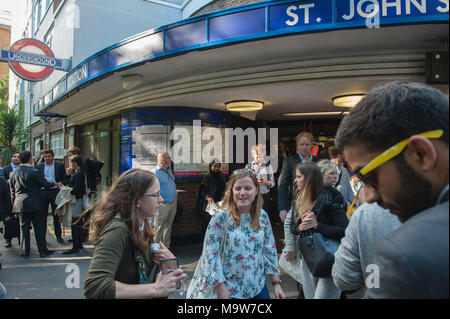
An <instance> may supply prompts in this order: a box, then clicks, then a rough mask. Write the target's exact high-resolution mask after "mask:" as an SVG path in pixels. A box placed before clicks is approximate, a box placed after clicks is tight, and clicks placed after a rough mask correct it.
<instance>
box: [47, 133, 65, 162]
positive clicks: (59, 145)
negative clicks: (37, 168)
mask: <svg viewBox="0 0 450 319" xmlns="http://www.w3.org/2000/svg"><path fill="white" fill-rule="evenodd" d="M50 147H51V149H52V150H53V152H54V153H55V158H57V159H63V158H64V133H63V131H57V132H55V133H52V134H51V135H50Z"/></svg>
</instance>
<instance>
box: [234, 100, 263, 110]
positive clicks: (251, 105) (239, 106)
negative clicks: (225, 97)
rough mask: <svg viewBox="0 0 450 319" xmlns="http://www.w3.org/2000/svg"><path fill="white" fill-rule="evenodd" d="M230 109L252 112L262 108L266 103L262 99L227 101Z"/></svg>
mask: <svg viewBox="0 0 450 319" xmlns="http://www.w3.org/2000/svg"><path fill="white" fill-rule="evenodd" d="M225 105H226V107H227V110H228V111H232V112H250V111H259V110H262V108H263V105H264V103H263V102H260V101H250V100H239V101H230V102H225Z"/></svg>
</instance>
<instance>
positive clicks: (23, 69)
mask: <svg viewBox="0 0 450 319" xmlns="http://www.w3.org/2000/svg"><path fill="white" fill-rule="evenodd" d="M8 55H9V56H8V58H9V65H10V67H11V70H13V72H14V73H16V74H17V75H18V76H19V77H21V78H23V79H25V80H28V81H41V80H43V79H45V78H46V77H48V76H49V75H50V74H51V73H52V72H53V70H54V66H55V64H56V59H55V56H54V54H53V52H52V50H51V49H50V48H49V47H48V46H47V45H45V43H43V42H41V41H38V40H36V39H21V40H19V41H17V42H15V43H14V44H13V45H12V46H11V48H10V51H9V53H8Z"/></svg>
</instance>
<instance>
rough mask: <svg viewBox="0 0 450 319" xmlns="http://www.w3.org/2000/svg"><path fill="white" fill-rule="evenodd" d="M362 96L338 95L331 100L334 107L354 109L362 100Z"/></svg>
mask: <svg viewBox="0 0 450 319" xmlns="http://www.w3.org/2000/svg"><path fill="white" fill-rule="evenodd" d="M363 97H364V94H349V95H340V96H335V97H334V98H332V100H333V104H334V106H338V107H355V105H356V104H358V102H359V101H361V100H362V98H363Z"/></svg>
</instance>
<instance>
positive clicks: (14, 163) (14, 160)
mask: <svg viewBox="0 0 450 319" xmlns="http://www.w3.org/2000/svg"><path fill="white" fill-rule="evenodd" d="M19 164H20V160H19V152H14V153H13V155H12V157H11V164H9V165H8V166H5V167H3V168H2V174H3V175H1V176H3V177H5V179H6V182H7V183H8V189H9V175H10V174H11V172H13V171H15V170H17V169H18V168H19ZM9 227H11V226H10V224H9V223H6V224H5V235H6V236H5V247H8V248H9V247H12V243H11V239H12V238H9V237H8V236H7V234H9V233H10V231H9V229H8V228H9Z"/></svg>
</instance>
